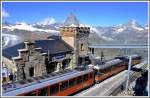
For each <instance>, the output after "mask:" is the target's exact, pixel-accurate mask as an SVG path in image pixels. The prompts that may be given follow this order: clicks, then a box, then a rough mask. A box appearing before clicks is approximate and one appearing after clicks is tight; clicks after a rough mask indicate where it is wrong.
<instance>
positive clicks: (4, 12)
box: [2, 9, 9, 17]
mask: <svg viewBox="0 0 150 98" xmlns="http://www.w3.org/2000/svg"><path fill="white" fill-rule="evenodd" d="M2 17H9V13H8V12H6V11H5V10H4V9H3V10H2Z"/></svg>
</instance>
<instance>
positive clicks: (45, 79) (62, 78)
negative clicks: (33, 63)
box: [2, 69, 94, 96]
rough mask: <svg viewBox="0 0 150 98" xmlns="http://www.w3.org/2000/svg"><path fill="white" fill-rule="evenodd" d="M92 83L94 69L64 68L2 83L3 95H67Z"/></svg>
mask: <svg viewBox="0 0 150 98" xmlns="http://www.w3.org/2000/svg"><path fill="white" fill-rule="evenodd" d="M93 84H94V70H92V69H85V70H78V69H74V70H66V71H62V72H58V73H52V74H49V75H45V76H39V77H34V78H32V79H27V80H22V81H17V82H15V83H11V84H9V85H8V84H7V85H3V93H2V94H3V96H67V95H71V94H73V93H75V92H77V91H79V90H82V89H84V88H87V87H89V86H91V85H93Z"/></svg>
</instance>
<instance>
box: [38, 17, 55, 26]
mask: <svg viewBox="0 0 150 98" xmlns="http://www.w3.org/2000/svg"><path fill="white" fill-rule="evenodd" d="M54 23H56V21H55V19H54V18H51V17H48V18H45V19H43V20H42V21H40V22H38V23H37V24H38V25H51V24H54Z"/></svg>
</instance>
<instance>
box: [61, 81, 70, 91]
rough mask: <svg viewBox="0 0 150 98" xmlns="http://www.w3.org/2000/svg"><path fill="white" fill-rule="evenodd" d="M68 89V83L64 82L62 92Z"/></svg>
mask: <svg viewBox="0 0 150 98" xmlns="http://www.w3.org/2000/svg"><path fill="white" fill-rule="evenodd" d="M67 88H68V81H65V82H62V83H61V85H60V91H63V90H65V89H67Z"/></svg>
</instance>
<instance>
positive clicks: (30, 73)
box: [29, 67, 34, 77]
mask: <svg viewBox="0 0 150 98" xmlns="http://www.w3.org/2000/svg"><path fill="white" fill-rule="evenodd" d="M29 76H30V77H33V76H34V67H30V68H29Z"/></svg>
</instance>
